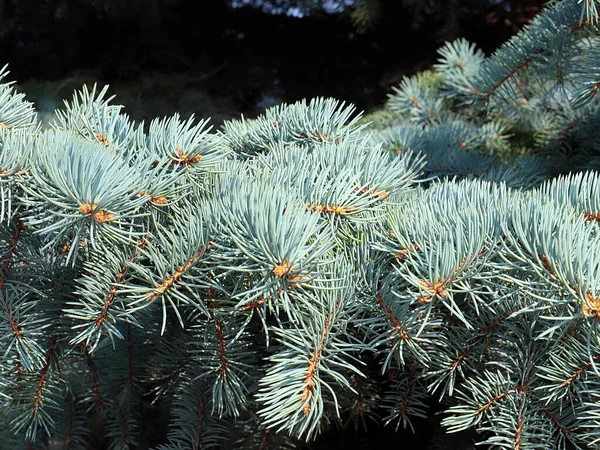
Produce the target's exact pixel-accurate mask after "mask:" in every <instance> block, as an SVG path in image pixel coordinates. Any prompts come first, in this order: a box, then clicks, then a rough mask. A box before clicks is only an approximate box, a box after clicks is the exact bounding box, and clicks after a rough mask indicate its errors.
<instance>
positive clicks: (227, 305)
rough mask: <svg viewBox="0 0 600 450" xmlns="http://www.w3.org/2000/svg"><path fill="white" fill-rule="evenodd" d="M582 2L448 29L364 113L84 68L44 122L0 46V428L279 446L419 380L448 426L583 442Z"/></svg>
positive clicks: (586, 385) (496, 438)
mask: <svg viewBox="0 0 600 450" xmlns="http://www.w3.org/2000/svg"><path fill="white" fill-rule="evenodd" d="M597 6H598V5H597V3H596V2H592V1H584V2H578V1H576V0H565V1H562V2H555V3H554V4H553V5H552V6H551V7H549V8H548V9H546V10H545V11H544V12H543V13H542V14H541V15H540V16H539V17H537V18H536V19H535V20H534V21H533V22H532V23H531V24H530V25H529V26H527V27H526V28H525V29H524V30H523V31H522V32H521V33H520V34H519V35H518V36H516V37H514V38H513V39H511V40H510V41H509V42H507V43H506V44H505V45H504V46H503V47H501V48H500V49H499V50H498V51H497V52H496V53H494V54H493V55H491V56H490V57H487V58H486V57H485V56H484V55H483V54H482V53H481V52H480V51H478V50H477V49H475V48H474V46H472V45H470V44H469V43H467V42H466V41H463V40H459V41H455V42H452V43H447V44H446V45H445V46H444V47H442V49H441V50H440V59H439V62H438V64H437V66H436V71H434V72H427V73H424V74H420V75H417V76H415V77H412V78H406V79H404V80H403V82H402V83H401V85H400V86H399V87H397V88H394V92H393V93H392V94H391V95H390V100H389V102H388V104H387V106H386V108H385V109H384V110H383V111H381V112H379V113H377V114H375V115H373V116H371V117H369V118H368V119H369V120H365V119H364V118H361V115H360V114H356V113H355V110H354V108H353V107H352V106H348V105H345V104H343V103H340V102H338V101H336V100H333V99H323V98H317V99H314V100H311V101H301V102H298V103H294V104H291V105H280V106H277V107H274V108H271V109H268V110H267V111H266V112H265V113H264V114H263V115H261V116H260V117H258V118H257V119H255V120H244V119H243V118H242V119H241V120H239V121H238V120H236V121H230V122H226V123H225V125H224V127H223V129H222V130H221V131H218V132H213V131H212V130H211V128H210V126H208V123H207V121H204V120H200V121H197V120H195V119H194V118H193V117H192V118H189V119H184V118H181V117H179V116H178V115H174V116H173V117H168V118H163V119H156V120H154V121H152V122H151V123H150V124H149V126H148V127H144V125H143V124H134V123H133V122H132V121H131V120H130V119H129V118H128V117H127V116H126V115H125V114H123V112H122V107H121V106H118V105H116V104H114V103H113V102H112V100H113V99H112V98H109V97H107V90H106V89H102V90H97V89H96V88H95V87H94V88H93V89H91V90H90V89H88V88H85V87H84V88H83V89H82V90H81V91H79V92H77V93H76V94H75V95H74V97H73V99H72V101H71V102H68V103H67V104H66V105H65V108H64V109H63V110H62V111H59V112H58V113H57V114H56V116H55V119H54V120H53V122H52V127H51V129H48V130H42V129H41V128H40V126H39V125H38V122H37V118H36V112H35V110H34V108H33V106H32V105H31V104H30V103H28V102H27V101H25V99H24V98H23V95H21V94H18V93H16V92H15V91H14V90H13V89H12V86H11V84H10V83H7V82H6V81H4V79H5V77H6V74H7V72H6V71H5V70H3V71H2V73H1V74H0V77H1V78H2V80H3V82H4V84H2V85H0V155H1V156H0V160H1V163H0V164H1V167H0V169H1V170H0V195H1V208H0V248H1V257H0V326H1V330H2V333H0V349H1V351H0V354H1V355H2V356H1V359H0V403H1V405H0V406H1V407H0V448H10V449H19V448H48V449H59V448H64V449H67V448H68V449H87V448H90V446H91V444H90V442H96V443H97V444H95V445H97V447H98V448H110V449H129V448H131V449H133V448H136V446H137V445H140V443H141V442H144V443H148V442H151V444H153V445H155V447H154V448H156V449H163V450H166V449H190V448H192V449H197V448H208V447H211V446H212V447H219V448H260V449H266V448H277V449H280V448H293V447H295V446H297V445H301V442H302V441H312V440H314V439H317V438H318V437H319V435H320V434H321V433H322V432H323V430H325V429H327V428H330V427H335V426H338V425H341V426H344V425H345V426H353V425H360V424H365V425H366V426H367V427H368V426H369V424H370V423H372V422H378V423H384V424H389V425H390V426H392V427H396V428H398V427H412V426H413V425H412V421H413V420H414V418H422V417H427V415H428V405H429V404H431V401H430V399H431V398H435V399H438V400H439V402H440V403H441V404H442V405H443V407H444V408H445V410H446V413H445V415H444V418H443V421H442V425H443V426H444V427H445V428H446V430H447V431H448V432H457V431H464V430H467V431H468V432H470V433H471V434H467V435H466V436H467V439H466V440H467V441H469V442H465V443H464V446H463V447H462V448H474V445H475V443H482V444H484V446H486V447H487V448H514V449H516V450H519V449H527V450H529V449H548V450H549V449H556V448H559V449H567V448H580V449H587V448H595V447H597V446H598V443H599V442H600V438H599V437H598V436H599V434H598V433H599V431H600V430H599V425H598V424H599V423H600V422H599V418H600V390H599V388H600V371H599V370H598V364H597V363H598V360H599V359H600V339H599V338H600V335H599V333H598V324H599V323H600V273H599V271H600V269H599V267H598V258H599V257H600V233H599V232H600V229H599V228H598V227H599V222H600V174H598V172H596V171H595V170H594V169H595V168H596V166H597V165H598V161H599V159H598V157H599V154H598V131H597V130H598V111H599V110H598V95H597V94H598V90H599V86H600V72H599V70H598V66H597V61H598V57H599V56H600V54H599V53H598V44H599V42H600V41H599V39H598V29H597V23H598V11H597ZM145 130H146V131H145ZM152 405H155V406H156V405H158V406H159V409H160V410H162V411H167V412H168V416H169V423H168V424H166V423H162V422H161V421H160V420H158V419H156V418H153V417H150V416H149V414H148V411H149V410H152V408H155V406H152ZM161 427H163V429H162V430H161ZM152 429H154V430H153V431H150V430H152ZM152 439H154V440H155V441H158V440H160V441H161V442H162V443H159V442H153V441H152ZM432 445H433V446H434V447H435V448H444V441H443V440H438V441H436V442H434V443H433V444H432Z"/></svg>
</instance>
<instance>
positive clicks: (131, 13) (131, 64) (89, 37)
mask: <svg viewBox="0 0 600 450" xmlns="http://www.w3.org/2000/svg"><path fill="white" fill-rule="evenodd" d="M230 1H237V2H242V3H251V4H252V3H254V4H255V5H256V4H262V7H253V6H252V5H248V6H245V7H241V8H233V7H232V6H231V3H230ZM298 1H305V2H309V1H310V2H313V3H316V4H317V6H316V7H315V8H312V9H310V10H307V11H305V13H306V15H305V16H304V17H302V18H298V17H289V16H287V15H286V14H270V13H269V11H272V8H271V7H270V6H269V5H279V7H280V10H286V5H288V4H290V5H292V6H293V3H294V2H298ZM322 1H323V2H324V3H326V2H327V1H328V0H322ZM330 1H331V0H330ZM338 1H342V2H343V1H345V2H346V3H349V4H353V3H354V0H338ZM369 1H371V2H372V3H373V2H374V1H375V2H376V4H377V6H378V7H379V20H378V21H377V22H376V23H374V24H373V26H372V27H371V28H370V29H369V30H367V31H366V32H362V33H361V32H357V29H356V27H355V26H354V25H353V23H352V21H351V20H350V16H349V11H351V8H348V9H347V10H345V11H342V12H341V13H337V14H331V13H327V12H325V11H324V10H323V8H319V7H318V4H319V0H271V1H269V0H0V24H1V26H0V64H1V65H3V64H4V63H9V69H10V70H11V74H10V79H11V80H17V81H18V82H19V85H18V86H19V87H20V88H21V89H22V90H23V91H25V92H26V93H27V94H28V97H29V98H30V99H31V100H32V101H34V102H35V103H36V104H37V105H38V107H39V108H41V109H44V108H48V109H50V110H51V109H53V108H54V107H56V106H60V104H61V102H59V101H58V98H59V97H60V98H64V97H68V98H70V96H71V92H72V91H73V89H78V88H80V87H81V85H82V84H84V83H92V82H96V81H97V82H98V83H99V84H101V85H103V84H111V86H113V87H114V88H115V89H113V90H111V92H113V93H114V92H117V93H118V94H121V95H118V97H117V98H118V101H120V103H122V104H124V105H125V106H126V107H127V108H126V111H127V112H128V113H129V114H130V115H132V116H133V118H135V119H138V120H140V119H149V118H152V117H154V116H156V115H168V114H172V113H174V112H176V111H180V112H181V113H182V115H189V113H191V112H195V113H196V115H197V116H200V117H204V116H207V115H211V116H213V117H215V118H216V120H217V122H219V121H220V120H222V119H224V118H227V117H236V116H239V114H240V113H243V114H244V115H245V116H249V117H253V116H255V115H256V114H257V113H258V112H260V111H261V110H262V109H263V108H264V107H266V106H272V105H274V104H277V103H280V102H282V101H287V102H292V101H295V100H298V99H301V98H310V97H315V96H332V97H336V98H339V99H340V100H345V101H348V102H351V103H354V104H355V105H357V107H358V109H359V110H367V111H368V110H372V109H374V108H377V107H378V106H381V105H382V104H383V103H384V102H385V99H386V94H387V93H388V92H390V87H391V86H392V85H395V84H397V83H398V82H399V81H400V79H401V77H402V76H403V75H405V74H412V73H414V72H416V71H419V70H422V69H424V68H427V67H430V66H431V64H433V63H434V62H435V59H436V49H437V48H438V47H439V46H440V45H441V44H442V43H443V42H444V41H445V40H451V39H454V38H456V37H465V38H467V39H468V40H470V41H473V42H475V43H476V44H477V45H478V46H480V48H482V49H483V50H484V51H485V52H486V53H489V52H492V51H493V50H494V49H495V48H497V47H498V46H499V45H500V44H501V43H502V42H504V41H505V40H506V39H508V38H509V37H510V36H511V35H512V34H514V33H515V32H516V31H518V29H519V28H520V27H521V26H523V25H524V24H525V23H527V22H528V21H529V19H530V18H531V17H532V16H533V15H534V14H535V13H537V11H538V10H539V8H540V7H541V6H542V5H543V3H544V1H543V0H416V3H415V2H414V1H413V3H415V4H416V5H417V6H416V7H415V6H413V7H409V6H406V7H405V6H403V4H404V3H405V2H404V1H403V0H369ZM409 3H410V2H409ZM48 97H56V99H53V100H48Z"/></svg>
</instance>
